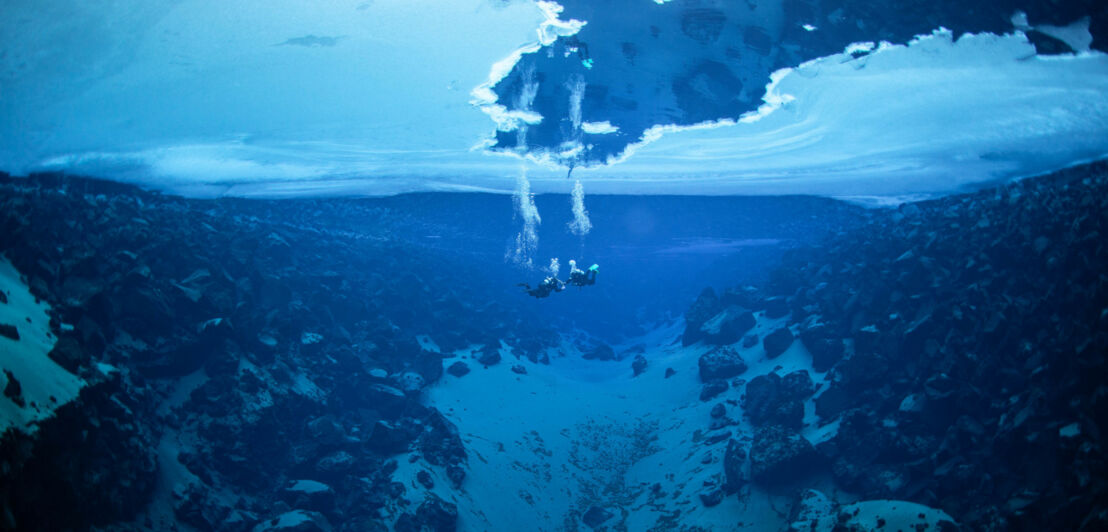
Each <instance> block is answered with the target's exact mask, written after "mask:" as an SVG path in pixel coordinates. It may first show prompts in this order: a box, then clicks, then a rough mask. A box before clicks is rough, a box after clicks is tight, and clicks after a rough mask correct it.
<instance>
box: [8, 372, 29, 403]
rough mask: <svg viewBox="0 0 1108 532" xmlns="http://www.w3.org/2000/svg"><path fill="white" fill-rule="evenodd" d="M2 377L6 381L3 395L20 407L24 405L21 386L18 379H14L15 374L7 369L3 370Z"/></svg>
mask: <svg viewBox="0 0 1108 532" xmlns="http://www.w3.org/2000/svg"><path fill="white" fill-rule="evenodd" d="M4 378H5V379H6V380H7V381H8V383H7V384H5V385H4V397H7V398H8V399H10V400H11V402H13V403H15V404H16V405H18V406H19V407H20V408H23V407H24V406H26V403H25V402H24V401H23V386H22V385H21V384H19V379H16V378H15V375H12V372H11V371H10V370H7V369H5V370H4Z"/></svg>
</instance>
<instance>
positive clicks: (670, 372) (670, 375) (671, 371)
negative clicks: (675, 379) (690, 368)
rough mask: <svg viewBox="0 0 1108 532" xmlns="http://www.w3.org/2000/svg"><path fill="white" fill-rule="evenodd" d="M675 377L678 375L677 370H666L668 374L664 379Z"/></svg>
mask: <svg viewBox="0 0 1108 532" xmlns="http://www.w3.org/2000/svg"><path fill="white" fill-rule="evenodd" d="M674 375H677V370H675V369H673V368H666V373H665V377H664V378H666V379H668V378H670V377H672V376H674Z"/></svg>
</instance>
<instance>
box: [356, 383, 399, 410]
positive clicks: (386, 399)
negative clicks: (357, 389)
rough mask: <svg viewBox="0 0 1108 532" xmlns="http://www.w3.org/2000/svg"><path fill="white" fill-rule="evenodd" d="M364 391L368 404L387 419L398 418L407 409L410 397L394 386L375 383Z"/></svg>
mask: <svg viewBox="0 0 1108 532" xmlns="http://www.w3.org/2000/svg"><path fill="white" fill-rule="evenodd" d="M364 393H365V399H366V402H367V403H368V405H369V406H370V407H372V408H373V409H374V410H377V412H378V413H380V414H381V416H382V417H384V418H385V419H397V418H399V417H400V416H401V415H402V414H403V413H404V411H405V410H407V407H408V401H409V399H408V397H407V396H406V395H404V392H402V391H400V390H398V389H396V388H393V387H392V386H387V385H384V384H377V383H373V384H369V385H367V386H366V387H365V392H364Z"/></svg>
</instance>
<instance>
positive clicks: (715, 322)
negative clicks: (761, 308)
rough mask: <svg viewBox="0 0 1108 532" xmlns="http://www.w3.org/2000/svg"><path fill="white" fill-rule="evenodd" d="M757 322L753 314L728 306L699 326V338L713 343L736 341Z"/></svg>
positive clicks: (726, 343) (727, 343) (721, 343)
mask: <svg viewBox="0 0 1108 532" xmlns="http://www.w3.org/2000/svg"><path fill="white" fill-rule="evenodd" d="M756 323H757V322H756V321H755V319H754V314H752V313H751V312H750V311H749V310H744V309H742V308H740V307H736V306H729V307H727V308H725V309H723V311H722V312H720V313H719V314H716V315H715V316H713V317H712V318H711V319H710V320H708V321H707V322H705V323H704V324H703V325H701V326H700V332H701V333H703V334H702V335H701V340H702V341H704V342H706V343H710V344H715V345H729V344H733V343H735V342H738V341H739V339H741V338H742V336H743V335H744V334H746V332H747V331H749V330H750V329H753V328H754V325H755V324H756Z"/></svg>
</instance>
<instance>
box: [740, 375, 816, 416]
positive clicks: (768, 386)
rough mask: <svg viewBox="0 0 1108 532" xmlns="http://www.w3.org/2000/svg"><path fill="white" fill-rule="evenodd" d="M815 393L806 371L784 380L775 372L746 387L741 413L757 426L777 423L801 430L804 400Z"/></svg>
mask: <svg viewBox="0 0 1108 532" xmlns="http://www.w3.org/2000/svg"><path fill="white" fill-rule="evenodd" d="M814 390H815V388H814V385H813V384H812V380H811V378H810V377H808V372H807V371H805V370H800V371H795V372H793V373H790V374H788V375H786V376H785V377H784V378H782V377H780V376H778V375H777V374H776V373H769V374H766V375H759V376H757V377H755V378H753V379H751V380H750V383H748V384H747V385H746V395H745V396H744V397H743V411H744V412H745V413H746V415H747V417H749V418H750V423H751V424H752V425H754V426H756V427H757V426H762V425H774V424H776V425H783V426H786V427H789V428H791V429H793V430H800V427H801V425H802V420H803V418H804V404H803V400H804V399H805V398H806V397H808V396H809V395H811V394H812V392H813V391H814Z"/></svg>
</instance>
